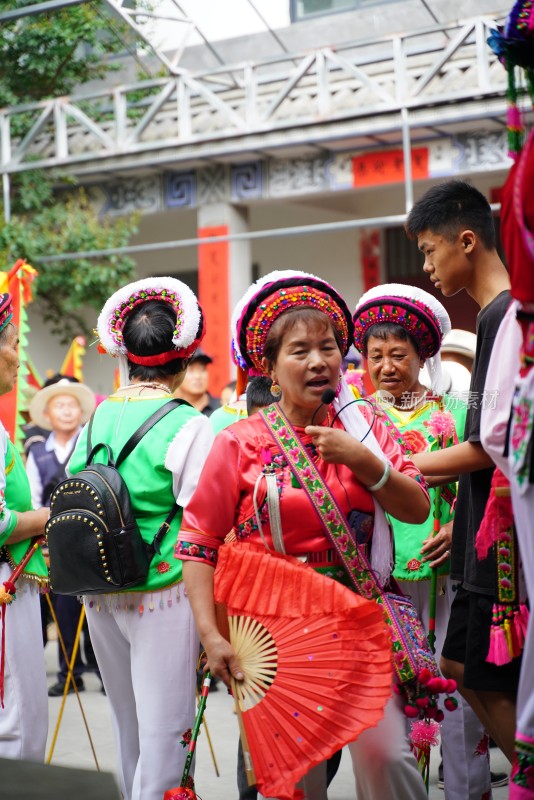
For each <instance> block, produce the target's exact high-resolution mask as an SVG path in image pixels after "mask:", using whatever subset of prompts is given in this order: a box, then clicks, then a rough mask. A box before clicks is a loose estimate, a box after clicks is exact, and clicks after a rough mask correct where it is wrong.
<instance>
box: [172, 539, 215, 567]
mask: <svg viewBox="0 0 534 800" xmlns="http://www.w3.org/2000/svg"><path fill="white" fill-rule="evenodd" d="M174 555H175V556H176V558H181V556H190V557H191V558H201V559H204V560H205V561H209V562H210V563H211V564H216V563H217V550H216V549H215V548H213V547H205V546H204V545H201V544H194V542H182V541H180V542H178V544H177V545H176V546H175V548H174Z"/></svg>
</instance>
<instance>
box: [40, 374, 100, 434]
mask: <svg viewBox="0 0 534 800" xmlns="http://www.w3.org/2000/svg"><path fill="white" fill-rule="evenodd" d="M64 394H68V395H70V396H71V397H75V398H76V400H77V401H78V402H79V404H80V407H81V409H82V425H83V424H85V423H86V422H87V420H88V419H89V417H90V416H91V414H92V413H93V411H94V409H95V406H96V399H95V395H94V393H93V391H92V390H91V389H90V388H89V387H88V386H86V385H85V384H84V383H74V382H72V381H69V380H68V379H67V378H62V379H61V380H59V381H57V383H53V384H51V386H46V387H45V388H44V389H41V390H40V391H39V392H37V394H36V395H35V396H34V397H33V399H32V401H31V403H30V405H29V409H28V410H29V412H30V417H31V419H32V420H33V422H34V423H35V424H36V425H39V427H41V428H44V429H45V430H47V431H50V430H52V426H51V425H50V422H49V420H48V417H47V416H46V414H45V412H46V408H47V406H48V403H49V402H50V400H51V399H52V398H53V397H57V396H58V395H64Z"/></svg>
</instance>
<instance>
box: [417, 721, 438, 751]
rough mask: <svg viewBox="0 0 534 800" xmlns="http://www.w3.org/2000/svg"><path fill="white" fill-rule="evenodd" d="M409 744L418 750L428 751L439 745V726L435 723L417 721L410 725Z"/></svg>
mask: <svg viewBox="0 0 534 800" xmlns="http://www.w3.org/2000/svg"><path fill="white" fill-rule="evenodd" d="M410 742H411V743H412V745H413V746H414V747H416V748H417V749H418V750H430V748H431V747H435V746H436V745H437V744H439V725H438V723H437V722H433V721H428V720H425V719H419V720H417V722H413V723H412V728H411V731H410Z"/></svg>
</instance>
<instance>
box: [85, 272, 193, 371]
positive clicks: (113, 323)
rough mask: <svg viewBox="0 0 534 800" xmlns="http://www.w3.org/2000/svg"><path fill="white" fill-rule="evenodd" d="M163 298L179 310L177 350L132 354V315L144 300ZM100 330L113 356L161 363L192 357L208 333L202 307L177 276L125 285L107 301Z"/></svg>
mask: <svg viewBox="0 0 534 800" xmlns="http://www.w3.org/2000/svg"><path fill="white" fill-rule="evenodd" d="M151 300H159V301H162V302H164V303H167V304H168V305H170V306H172V308H173V309H174V311H175V312H176V327H175V329H174V332H173V337H172V343H173V345H174V347H173V349H171V350H168V351H165V352H163V353H157V354H154V355H149V356H140V355H136V354H134V353H129V352H128V350H127V349H126V345H125V344H124V337H123V330H124V325H125V324H126V321H127V319H128V316H129V314H130V313H131V312H132V311H133V310H134V308H137V307H138V306H139V305H142V304H143V303H147V302H149V301H151ZM97 331H98V335H99V338H100V342H101V344H102V346H103V347H104V349H105V350H106V351H107V352H108V353H109V354H110V355H112V356H127V358H128V359H129V360H130V361H132V362H133V363H135V364H143V365H145V366H157V365H160V364H166V363H168V362H169V361H172V360H174V359H176V358H189V356H192V355H193V353H194V352H195V350H196V349H197V347H198V346H199V344H200V342H201V341H202V339H203V337H204V333H205V325H204V319H203V316H202V309H201V308H200V306H199V304H198V301H197V298H196V297H195V295H194V294H193V292H192V291H191V289H190V288H189V286H187V285H186V284H185V283H182V281H179V280H176V278H144V279H143V280H140V281H135V283H130V284H128V286H124V287H123V288H122V289H119V290H118V291H117V292H115V294H113V295H112V296H111V297H110V298H109V300H108V301H107V302H106V304H105V306H104V308H103V309H102V311H101V313H100V316H99V317H98V323H97Z"/></svg>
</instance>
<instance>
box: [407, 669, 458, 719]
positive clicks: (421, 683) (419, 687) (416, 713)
mask: <svg viewBox="0 0 534 800" xmlns="http://www.w3.org/2000/svg"><path fill="white" fill-rule="evenodd" d="M395 691H396V692H397V694H400V695H401V696H402V698H403V700H404V702H405V704H404V713H405V714H406V716H407V717H408V718H409V719H413V720H417V719H424V720H427V721H428V720H435V721H436V722H442V721H443V718H444V714H443V711H442V710H441V709H440V708H438V696H439V695H440V694H447V695H451V694H452V693H453V692H455V691H456V681H453V680H448V679H447V678H439V677H435V676H434V675H432V673H431V672H430V670H428V669H426V668H425V669H422V670H421V672H420V673H419V675H418V678H417V682H416V683H415V684H410V685H404V686H400V687H399V686H396V687H395ZM444 706H445V708H446V709H447V711H454V710H455V708H456V707H457V706H458V701H457V700H456V698H454V697H450V696H448V697H447V698H446V699H445V702H444Z"/></svg>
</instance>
